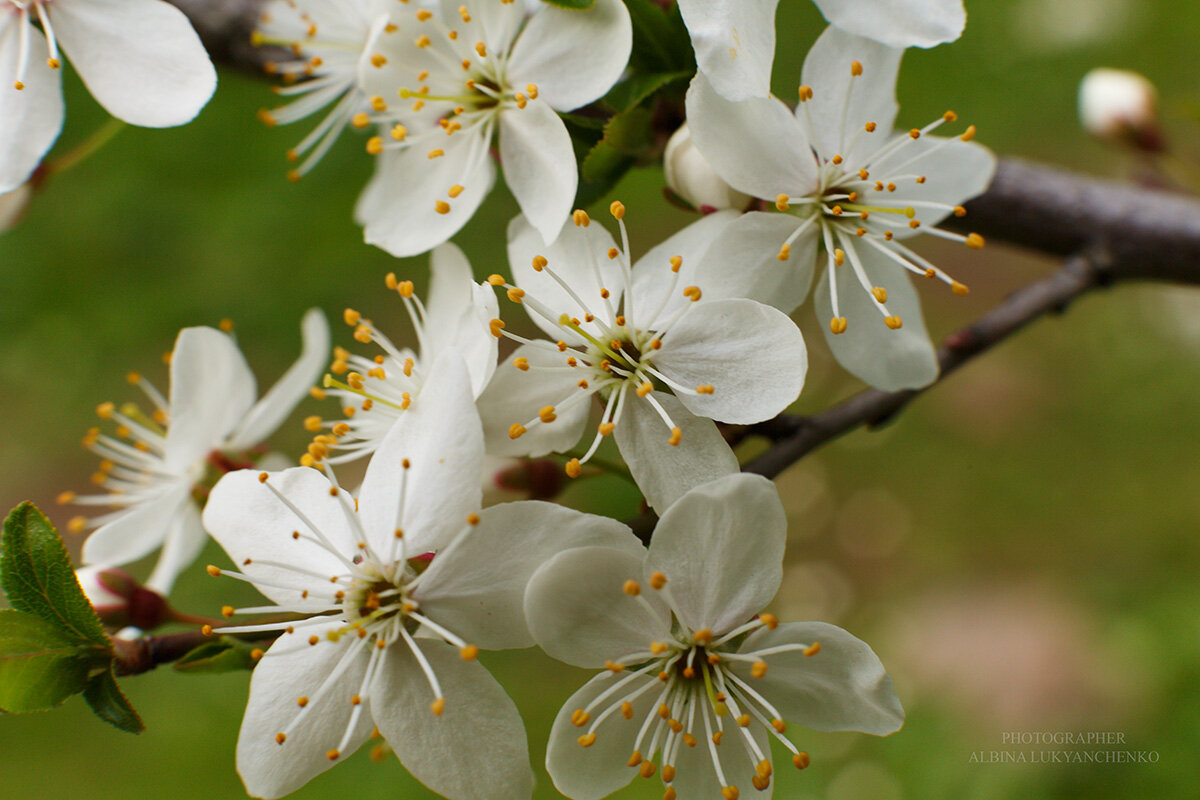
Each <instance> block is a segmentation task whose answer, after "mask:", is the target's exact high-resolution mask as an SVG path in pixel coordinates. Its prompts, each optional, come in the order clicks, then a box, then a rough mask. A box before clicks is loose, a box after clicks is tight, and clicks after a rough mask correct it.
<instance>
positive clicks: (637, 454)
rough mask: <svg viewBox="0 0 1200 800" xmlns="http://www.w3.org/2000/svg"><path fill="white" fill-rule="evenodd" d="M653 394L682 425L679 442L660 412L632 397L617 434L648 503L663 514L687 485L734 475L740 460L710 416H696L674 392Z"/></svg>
mask: <svg viewBox="0 0 1200 800" xmlns="http://www.w3.org/2000/svg"><path fill="white" fill-rule="evenodd" d="M653 397H654V399H655V400H657V401H658V403H659V405H661V406H662V408H663V410H664V411H666V412H667V415H668V416H669V417H670V418H671V421H672V422H673V423H675V425H676V426H677V427H678V428H679V429H680V431H681V433H682V437H681V439H680V442H679V444H678V445H675V446H672V445H671V444H670V442H669V441H668V438H669V436H670V430H668V428H667V425H666V423H665V422H664V421H663V418H662V417H661V416H659V414H658V412H657V411H656V410H655V409H654V408H653V407H652V406H651V405H650V404H649V403H648V402H646V401H644V400H641V399H639V398H637V397H632V396H631V397H627V398H626V403H627V405H626V406H625V410H624V411H623V412H622V414H621V421H620V423H619V424H618V425H617V428H616V430H615V431H614V432H613V436H615V437H616V440H617V447H618V448H619V449H620V451H621V458H622V459H623V460H624V461H625V465H626V466H628V467H629V471H630V472H631V473H632V474H633V479H634V480H635V481H637V485H638V488H639V489H641V490H642V494H643V495H644V496H645V498H646V502H647V503H649V504H650V507H651V508H653V509H654V510H655V511H656V512H658V513H660V514H661V513H662V512H663V511H666V509H667V506H669V505H671V504H672V503H674V502H675V501H676V500H678V499H679V498H680V497H681V496H682V495H683V494H684V492H686V491H688V490H689V489H691V488H693V487H695V486H699V485H700V484H702V483H708V482H709V481H711V480H716V479H717V478H720V477H722V476H724V475H732V474H734V473H736V472H737V471H738V460H737V456H735V455H734V454H733V450H731V449H730V447H729V445H728V444H727V443H726V442H725V437H723V436H722V435H721V432H720V431H719V430H717V426H716V424H715V423H713V421H712V420H710V419H706V418H704V417H697V416H696V415H694V414H693V413H692V412H690V411H688V410H687V409H686V408H684V407H683V406H682V405H681V404H680V402H679V401H678V400H677V399H675V397H673V396H672V395H669V394H664V393H662V392H654V393H653Z"/></svg>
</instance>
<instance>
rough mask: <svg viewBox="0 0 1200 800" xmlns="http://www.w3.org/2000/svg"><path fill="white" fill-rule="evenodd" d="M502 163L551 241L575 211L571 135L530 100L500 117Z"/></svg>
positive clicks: (544, 107)
mask: <svg viewBox="0 0 1200 800" xmlns="http://www.w3.org/2000/svg"><path fill="white" fill-rule="evenodd" d="M557 10H558V9H552V8H548V9H546V13H547V14H549V13H551V12H553V11H557ZM535 19H536V17H535ZM500 163H501V165H503V167H504V180H505V182H506V183H507V184H508V188H509V189H511V190H512V193H513V196H514V197H516V198H517V204H518V205H519V206H520V207H521V213H522V214H523V215H524V216H525V218H526V219H527V220H529V222H530V224H532V225H533V226H534V227H535V228H536V229H537V231H538V233H540V234H541V236H542V238H543V239H545V240H546V241H548V242H549V241H553V240H554V237H555V236H557V235H558V232H559V231H560V230H562V226H563V222H564V221H565V220H566V219H567V215H568V214H570V213H571V205H572V204H573V203H574V202H575V189H576V187H577V186H578V185H579V174H578V170H577V169H576V166H575V150H574V149H573V148H572V147H571V135H570V134H568V133H567V127H566V126H565V125H563V121H562V120H561V119H559V118H558V114H555V113H554V109H552V108H551V107H550V106H549V105H548V104H547V103H546V102H545V101H542V100H530V101H529V102H528V104H527V105H526V106H525V108H513V109H509V110H508V111H505V112H503V113H502V114H501V115H500Z"/></svg>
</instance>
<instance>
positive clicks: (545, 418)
mask: <svg viewBox="0 0 1200 800" xmlns="http://www.w3.org/2000/svg"><path fill="white" fill-rule="evenodd" d="M538 419H540V420H541V421H542V422H546V423H550V422H554V420H556V419H558V415H557V414H555V413H554V406H542V407H541V408H540V409H539V410H538Z"/></svg>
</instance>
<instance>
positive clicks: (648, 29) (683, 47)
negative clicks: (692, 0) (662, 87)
mask: <svg viewBox="0 0 1200 800" xmlns="http://www.w3.org/2000/svg"><path fill="white" fill-rule="evenodd" d="M625 6H626V8H628V9H629V17H630V19H631V20H632V21H633V53H632V54H631V55H630V58H629V66H630V67H632V68H633V69H634V71H635V72H639V73H642V72H675V71H680V72H689V73H695V71H696V56H695V54H694V52H693V51H692V45H691V39H690V38H689V37H688V32H687V28H686V27H685V26H684V24H683V18H682V17H681V16H680V15H679V11H678V9H677V8H676V10H674V11H673V12H672V13H667V12H666V11H665V10H664V9H663V8H662V6H660V5H658V4H657V3H655V2H654V0H625Z"/></svg>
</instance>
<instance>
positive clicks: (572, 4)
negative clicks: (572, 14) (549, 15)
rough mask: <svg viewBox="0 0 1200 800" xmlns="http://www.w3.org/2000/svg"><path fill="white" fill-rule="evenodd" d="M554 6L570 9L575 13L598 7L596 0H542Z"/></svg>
mask: <svg viewBox="0 0 1200 800" xmlns="http://www.w3.org/2000/svg"><path fill="white" fill-rule="evenodd" d="M542 1H543V2H544V3H548V4H549V5H552V6H558V7H559V8H570V9H572V10H575V11H585V10H587V9H589V8H591V7H592V6H594V5H596V0H542Z"/></svg>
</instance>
